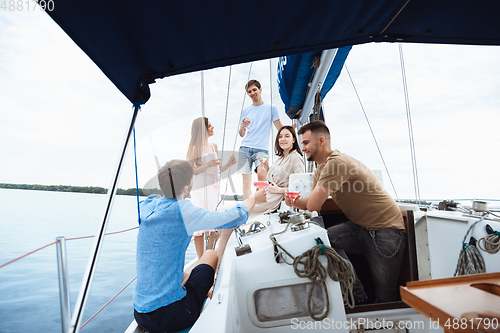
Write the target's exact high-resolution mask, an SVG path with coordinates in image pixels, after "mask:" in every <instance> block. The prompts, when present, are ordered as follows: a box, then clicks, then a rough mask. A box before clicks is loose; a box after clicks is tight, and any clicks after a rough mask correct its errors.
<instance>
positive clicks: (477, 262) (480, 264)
mask: <svg viewBox="0 0 500 333" xmlns="http://www.w3.org/2000/svg"><path fill="white" fill-rule="evenodd" d="M483 220H484V216H482V217H481V219H480V220H479V221H477V222H475V223H474V224H473V225H471V226H470V228H469V229H468V230H467V233H466V234H465V237H464V240H463V241H462V243H463V244H462V249H461V250H460V254H459V256H458V263H457V268H456V269H455V274H453V276H460V275H472V274H481V273H485V272H486V268H485V264H484V260H483V257H482V256H481V252H479V250H478V249H477V247H476V245H475V244H476V240H475V239H474V237H471V238H470V240H469V243H466V242H465V240H466V239H467V236H468V235H469V232H471V230H472V229H474V226H475V225H476V224H478V223H479V222H481V221H483Z"/></svg>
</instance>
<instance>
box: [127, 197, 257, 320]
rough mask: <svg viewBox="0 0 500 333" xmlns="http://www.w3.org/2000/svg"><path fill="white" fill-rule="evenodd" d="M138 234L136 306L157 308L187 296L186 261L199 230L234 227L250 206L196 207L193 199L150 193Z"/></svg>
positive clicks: (143, 204) (143, 205) (138, 308)
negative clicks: (229, 207) (183, 283)
mask: <svg viewBox="0 0 500 333" xmlns="http://www.w3.org/2000/svg"><path fill="white" fill-rule="evenodd" d="M140 210H141V224H140V226H139V233H138V235H137V258H136V267H137V283H136V286H135V292H134V308H135V310H136V311H137V312H141V313H145V312H151V311H154V310H156V309H158V308H160V307H162V306H166V305H169V304H171V303H173V302H175V301H178V300H180V299H182V298H183V297H184V296H186V288H184V286H182V285H181V282H182V280H183V279H184V273H183V272H184V261H185V253H186V249H187V247H188V245H189V242H190V241H191V236H192V235H193V233H194V232H195V231H197V230H207V229H219V228H220V229H231V228H235V227H237V226H239V225H241V224H244V223H245V222H246V221H247V219H248V208H247V207H246V206H244V205H242V204H238V205H236V206H235V207H233V208H231V209H228V210H226V211H222V212H210V211H207V210H204V209H202V208H199V207H196V206H194V205H193V204H192V203H191V201H190V200H176V199H167V198H163V197H160V196H150V197H148V198H147V199H146V200H144V201H142V202H141V205H140Z"/></svg>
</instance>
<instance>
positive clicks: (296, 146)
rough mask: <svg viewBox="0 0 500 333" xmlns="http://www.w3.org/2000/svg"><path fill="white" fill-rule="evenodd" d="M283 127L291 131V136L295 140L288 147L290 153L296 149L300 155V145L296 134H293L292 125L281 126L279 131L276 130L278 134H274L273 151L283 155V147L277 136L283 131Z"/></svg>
mask: <svg viewBox="0 0 500 333" xmlns="http://www.w3.org/2000/svg"><path fill="white" fill-rule="evenodd" d="M284 129H286V130H288V131H289V132H290V133H292V137H293V138H294V140H295V142H294V143H293V146H292V149H290V153H291V152H292V151H294V150H296V151H297V152H298V153H299V154H300V155H302V152H301V151H300V147H299V142H298V141H299V140H298V139H297V134H295V129H294V128H293V127H292V126H282V127H281V128H280V129H279V131H278V134H276V140H275V142H274V153H275V154H276V155H278V156H283V154H284V153H283V149H282V148H281V147H280V140H279V136H280V133H281V131H283V130H284Z"/></svg>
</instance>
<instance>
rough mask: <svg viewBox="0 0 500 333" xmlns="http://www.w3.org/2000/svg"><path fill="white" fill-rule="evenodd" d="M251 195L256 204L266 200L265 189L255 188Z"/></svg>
mask: <svg viewBox="0 0 500 333" xmlns="http://www.w3.org/2000/svg"><path fill="white" fill-rule="evenodd" d="M253 195H254V196H255V204H256V205H258V204H261V203H264V202H267V193H266V191H265V190H257V191H256V192H255V193H254V194H253Z"/></svg>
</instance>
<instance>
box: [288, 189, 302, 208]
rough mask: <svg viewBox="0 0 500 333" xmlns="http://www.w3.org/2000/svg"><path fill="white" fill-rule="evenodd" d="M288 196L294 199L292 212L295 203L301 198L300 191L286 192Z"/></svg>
mask: <svg viewBox="0 0 500 333" xmlns="http://www.w3.org/2000/svg"><path fill="white" fill-rule="evenodd" d="M285 193H286V196H287V197H289V198H290V199H292V212H293V211H294V210H293V202H294V201H295V200H297V199H298V198H299V197H300V192H299V191H286V192H285Z"/></svg>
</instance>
